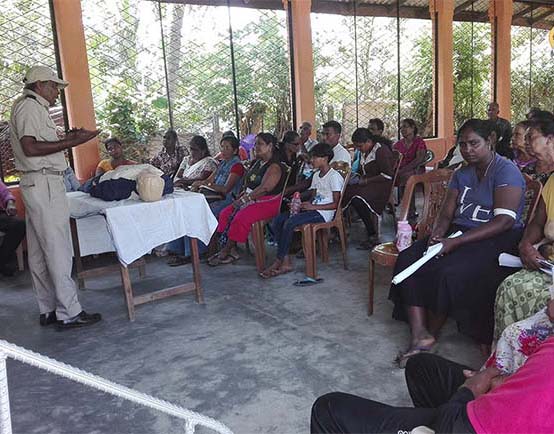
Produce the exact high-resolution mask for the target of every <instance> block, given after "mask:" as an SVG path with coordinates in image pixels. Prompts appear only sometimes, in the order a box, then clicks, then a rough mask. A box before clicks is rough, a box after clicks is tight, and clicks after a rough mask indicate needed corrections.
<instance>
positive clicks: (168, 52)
mask: <svg viewBox="0 0 554 434" xmlns="http://www.w3.org/2000/svg"><path fill="white" fill-rule="evenodd" d="M161 11H162V24H163V38H164V47H165V62H166V68H167V77H168V83H169V85H168V91H169V92H168V94H169V100H170V108H171V112H170V113H171V115H172V125H173V127H174V128H175V129H176V130H177V131H178V132H179V133H180V134H181V135H182V136H185V137H183V138H184V139H185V141H186V142H188V139H189V136H191V135H194V134H201V135H203V136H205V137H206V139H207V140H208V143H209V145H210V148H211V149H212V151H215V149H216V144H218V143H219V140H220V138H221V132H222V131H225V130H228V129H233V130H234V129H235V125H236V122H235V109H234V99H233V78H232V65H231V50H230V46H229V27H228V21H229V17H228V9H227V7H226V6H217V7H214V6H195V5H183V4H162V5H161Z"/></svg>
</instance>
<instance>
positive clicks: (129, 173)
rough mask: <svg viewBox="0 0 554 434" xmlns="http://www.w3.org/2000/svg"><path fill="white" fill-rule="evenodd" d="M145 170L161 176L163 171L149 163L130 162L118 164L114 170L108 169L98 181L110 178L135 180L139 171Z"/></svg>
mask: <svg viewBox="0 0 554 434" xmlns="http://www.w3.org/2000/svg"><path fill="white" fill-rule="evenodd" d="M143 171H147V172H148V173H151V174H153V175H158V176H162V175H163V174H164V173H163V172H162V171H161V170H160V169H158V168H157V167H154V166H152V165H151V164H130V165H124V166H118V167H116V168H115V169H114V170H109V171H107V172H106V173H104V174H103V175H102V176H101V177H100V182H104V181H109V180H112V179H120V178H124V179H130V180H131V181H136V179H137V177H138V176H139V175H140V173H141V172H143Z"/></svg>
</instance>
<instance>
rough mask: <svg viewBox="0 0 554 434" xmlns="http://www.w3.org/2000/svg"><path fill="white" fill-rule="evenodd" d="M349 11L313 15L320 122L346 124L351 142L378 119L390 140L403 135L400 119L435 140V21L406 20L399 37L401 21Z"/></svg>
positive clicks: (317, 110)
mask: <svg viewBox="0 0 554 434" xmlns="http://www.w3.org/2000/svg"><path fill="white" fill-rule="evenodd" d="M348 6H349V7H350V8H349V10H348V12H349V14H350V15H333V14H323V13H312V44H313V47H314V48H313V49H314V76H315V99H316V122H317V123H318V124H321V123H324V122H326V121H327V120H330V119H335V120H338V121H339V122H341V123H342V124H343V125H342V126H343V140H344V141H345V142H347V143H348V142H350V136H351V134H352V132H353V131H354V129H355V128H356V127H358V126H360V127H362V126H363V127H367V125H368V121H369V119H370V118H373V117H378V118H381V119H382V120H383V121H384V122H385V125H386V129H385V134H386V135H388V136H390V137H397V135H398V122H399V118H398V117H399V115H400V118H406V117H410V118H413V119H414V120H415V121H416V123H417V124H418V125H419V127H420V132H421V134H422V135H424V136H426V137H429V136H432V135H434V134H435V131H434V126H435V116H434V113H433V42H432V41H433V38H432V23H431V20H430V19H429V20H424V19H412V18H409V19H408V18H402V19H400V31H399V32H398V29H397V24H398V21H397V18H396V17H392V18H389V17H372V16H358V15H356V8H355V7H354V6H355V5H354V3H353V2H350V3H348ZM401 14H402V12H401ZM398 39H399V40H400V44H398ZM398 45H400V53H398ZM399 55H400V72H399V71H398V69H399V68H398V56H399ZM399 85H400V98H399V96H398V86H399ZM399 111H400V113H399Z"/></svg>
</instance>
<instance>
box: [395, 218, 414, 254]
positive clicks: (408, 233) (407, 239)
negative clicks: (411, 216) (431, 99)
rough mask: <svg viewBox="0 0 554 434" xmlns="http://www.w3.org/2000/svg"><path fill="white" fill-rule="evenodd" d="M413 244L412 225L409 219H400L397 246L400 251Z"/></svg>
mask: <svg viewBox="0 0 554 434" xmlns="http://www.w3.org/2000/svg"><path fill="white" fill-rule="evenodd" d="M411 245H412V227H411V226H410V223H408V220H400V221H399V222H398V229H397V231H396V248H397V249H398V251H399V252H401V251H402V250H404V249H407V248H408V247H410V246H411Z"/></svg>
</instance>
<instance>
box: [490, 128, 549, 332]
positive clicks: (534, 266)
mask: <svg viewBox="0 0 554 434" xmlns="http://www.w3.org/2000/svg"><path fill="white" fill-rule="evenodd" d="M526 140H527V142H528V143H529V146H530V148H531V150H532V152H533V155H535V156H536V158H537V164H538V163H539V162H541V161H544V162H549V163H550V164H553V163H554V121H549V120H542V121H531V122H530V124H529V128H528V130H527V133H526ZM553 220H554V178H553V177H552V176H551V177H550V178H549V179H548V181H547V182H546V185H545V186H544V188H543V190H542V194H541V197H540V199H539V204H538V206H537V210H536V212H535V215H534V216H533V219H532V220H531V221H530V222H529V224H528V225H527V227H526V228H525V232H524V234H523V238H522V239H521V242H520V243H519V256H520V258H521V262H522V263H523V266H524V267H525V268H524V269H523V270H520V271H518V272H517V273H515V274H512V275H511V276H510V277H508V278H507V279H506V280H504V281H503V282H502V283H501V284H500V286H499V287H498V291H497V294H496V302H495V313H494V315H495V327H494V338H495V339H498V337H500V334H501V333H502V331H503V330H504V329H505V328H506V327H507V326H509V325H510V324H512V323H514V322H516V321H520V320H522V319H525V318H527V317H529V316H531V315H533V314H535V313H536V312H538V311H539V310H540V309H542V308H543V307H544V306H545V304H546V302H547V301H548V300H549V298H550V293H549V291H548V288H549V286H550V285H551V284H552V278H551V277H550V276H549V275H547V274H545V273H543V272H541V271H539V269H540V264H539V262H538V261H539V260H543V259H545V258H543V256H542V255H541V254H540V253H539V251H538V249H537V248H536V247H535V244H537V243H539V242H540V241H541V240H542V239H543V238H544V237H545V236H546V237H547V238H549V239H551V240H554V230H553V228H552V221H553Z"/></svg>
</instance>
